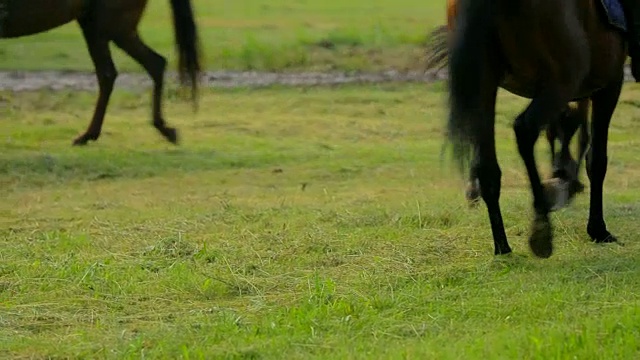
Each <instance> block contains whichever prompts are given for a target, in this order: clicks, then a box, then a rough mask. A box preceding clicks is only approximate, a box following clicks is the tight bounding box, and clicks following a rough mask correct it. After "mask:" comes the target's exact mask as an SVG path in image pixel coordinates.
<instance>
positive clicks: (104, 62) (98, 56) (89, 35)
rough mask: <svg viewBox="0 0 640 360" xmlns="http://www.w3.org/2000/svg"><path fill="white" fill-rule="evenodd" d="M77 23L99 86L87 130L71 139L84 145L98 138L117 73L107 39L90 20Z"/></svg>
mask: <svg viewBox="0 0 640 360" xmlns="http://www.w3.org/2000/svg"><path fill="white" fill-rule="evenodd" d="M79 23H80V27H81V29H82V34H83V35H84V39H85V41H86V43H87V47H88V48H89V54H90V55H91V60H92V61H93V65H94V67H95V69H96V77H97V78H98V86H99V93H98V100H97V102H96V106H95V110H94V112H93V118H92V119H91V123H90V124H89V127H88V128H87V131H85V133H84V134H82V135H80V136H79V137H77V138H76V139H75V140H74V141H73V144H74V145H86V144H87V142H88V141H89V140H98V138H99V137H100V132H101V131H102V123H103V121H104V115H105V113H106V111H107V105H108V104H109V98H110V97H111V92H112V91H113V85H114V83H115V81H116V77H117V76H118V73H117V71H116V67H115V65H114V64H113V60H112V58H111V51H110V50H109V40H108V39H107V38H106V37H104V36H103V35H102V34H100V33H99V32H98V30H97V28H96V27H95V24H94V23H93V22H92V21H91V20H89V19H86V20H80V21H79Z"/></svg>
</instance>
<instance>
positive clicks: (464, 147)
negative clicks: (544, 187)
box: [447, 0, 498, 173]
mask: <svg viewBox="0 0 640 360" xmlns="http://www.w3.org/2000/svg"><path fill="white" fill-rule="evenodd" d="M497 1H498V0H460V8H459V9H460V11H459V13H458V18H457V20H456V26H455V29H454V30H453V35H452V39H451V41H452V44H451V48H450V50H449V81H448V85H449V109H450V111H449V119H448V124H447V135H448V139H449V141H450V142H451V144H452V145H453V154H454V157H455V159H456V160H457V161H458V162H459V165H460V166H461V170H462V172H463V173H464V171H465V170H466V169H468V167H467V166H466V165H467V163H468V161H469V160H470V155H471V153H472V151H473V149H474V147H475V146H476V145H478V144H479V142H481V141H490V140H493V139H482V138H481V137H482V134H488V133H493V132H492V131H490V132H487V130H488V129H484V127H486V126H493V123H487V122H485V121H482V109H483V106H484V107H486V104H483V101H484V99H486V97H487V94H486V91H484V90H485V89H486V87H487V82H488V81H490V80H491V79H490V78H488V76H491V75H490V74H489V72H490V71H489V70H490V69H491V59H492V58H493V57H494V54H492V53H491V50H492V47H491V46H492V44H496V43H495V42H494V40H495V38H496V37H495V33H494V30H495V27H494V26H495V14H496V10H497V9H495V8H496V7H497V6H496V3H497ZM492 120H493V119H492Z"/></svg>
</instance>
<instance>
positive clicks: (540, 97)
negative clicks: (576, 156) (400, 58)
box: [447, 0, 627, 257]
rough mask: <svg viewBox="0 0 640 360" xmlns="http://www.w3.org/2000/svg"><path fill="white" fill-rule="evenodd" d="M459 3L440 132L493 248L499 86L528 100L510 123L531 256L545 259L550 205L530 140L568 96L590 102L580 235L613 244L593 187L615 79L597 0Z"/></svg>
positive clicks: (603, 154) (620, 55)
mask: <svg viewBox="0 0 640 360" xmlns="http://www.w3.org/2000/svg"><path fill="white" fill-rule="evenodd" d="M460 5H461V6H460V9H459V14H458V16H457V25H456V28H455V29H454V31H453V36H452V46H451V51H450V54H449V81H448V84H449V96H450V99H449V101H450V111H449V117H448V127H447V129H448V132H447V134H448V137H449V140H450V141H451V143H452V144H453V150H454V155H456V158H457V159H458V160H459V161H461V164H462V165H464V164H466V163H465V161H466V160H468V159H469V158H470V156H471V155H472V156H473V158H472V160H471V161H472V171H473V172H474V173H475V174H476V175H477V177H478V180H479V181H480V186H481V191H482V198H483V200H484V202H485V204H486V205H487V210H488V215H489V220H490V222H491V230H492V234H493V240H494V248H495V254H505V253H509V252H511V248H510V247H509V243H508V242H507V236H506V234H505V231H504V225H503V220H502V214H501V210H500V203H499V201H500V183H501V170H500V166H499V165H498V160H497V156H496V147H495V130H494V126H495V105H496V95H497V92H498V88H499V87H501V86H502V87H504V88H506V89H508V90H509V91H511V92H513V93H514V94H516V95H519V96H522V97H525V98H528V99H532V101H531V103H530V104H529V106H528V107H527V108H526V110H525V111H524V112H522V113H521V114H520V115H519V116H518V117H517V118H516V119H515V122H514V126H513V128H514V131H515V135H516V139H517V145H518V152H519V154H520V157H521V158H522V160H523V162H524V165H525V167H526V169H527V175H528V177H529V182H530V186H531V192H532V195H533V208H534V211H535V217H534V219H533V221H532V228H531V234H530V237H529V246H530V248H531V250H532V251H533V253H534V254H535V255H536V256H538V257H549V256H551V254H552V252H553V244H552V240H553V229H552V225H551V222H550V220H549V212H550V209H551V207H552V206H553V204H550V203H549V202H548V201H547V199H546V197H545V194H544V189H543V185H542V183H541V181H540V176H539V174H538V169H537V166H536V160H535V156H534V145H535V143H536V141H537V139H538V137H539V133H540V131H541V129H542V128H543V127H544V126H545V125H546V124H547V122H548V120H549V119H554V118H556V117H558V115H559V114H560V112H561V111H562V109H563V107H564V106H566V104H567V102H570V101H573V100H578V99H585V98H590V99H591V105H592V111H591V136H592V140H591V146H590V148H589V150H588V153H587V175H588V177H589V181H590V182H591V189H590V190H591V194H590V205H589V220H588V224H587V233H588V235H589V236H590V237H591V239H592V240H593V241H595V242H600V243H602V242H614V241H616V238H615V237H614V236H613V235H612V234H611V233H610V232H609V231H608V229H607V226H606V224H605V221H604V215H603V208H602V197H603V194H602V190H603V183H604V179H605V176H606V172H607V142H608V132H609V124H610V122H611V117H612V115H613V112H614V110H615V108H616V106H617V104H618V99H619V97H620V91H621V89H622V84H623V78H624V72H623V66H624V62H625V60H626V56H627V52H626V42H625V40H624V34H623V33H622V32H621V31H620V30H618V29H616V28H614V27H612V26H609V24H607V23H606V22H605V20H606V17H605V16H604V15H605V12H604V11H602V10H603V9H601V8H599V7H600V6H601V3H600V0H588V1H585V0H563V1H557V0H462V2H461V3H460ZM563 165H564V166H566V164H563ZM461 170H466V167H465V166H463V167H462V168H461Z"/></svg>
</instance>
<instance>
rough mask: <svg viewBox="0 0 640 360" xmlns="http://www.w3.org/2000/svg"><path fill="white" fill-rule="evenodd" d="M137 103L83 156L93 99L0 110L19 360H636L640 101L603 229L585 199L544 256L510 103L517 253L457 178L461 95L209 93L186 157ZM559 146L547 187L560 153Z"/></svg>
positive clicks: (11, 317) (46, 98)
mask: <svg viewBox="0 0 640 360" xmlns="http://www.w3.org/2000/svg"><path fill="white" fill-rule="evenodd" d="M142 95H143V94H136V93H125V92H122V91H117V92H116V94H115V96H114V100H113V102H112V104H111V109H110V112H109V115H108V117H107V119H106V122H105V127H104V133H103V137H102V138H101V139H100V140H99V141H98V142H97V143H93V144H91V145H89V146H88V147H85V148H72V147H71V146H70V143H71V140H72V139H73V138H74V137H75V136H76V135H77V134H78V133H79V132H80V131H82V130H84V129H85V127H86V125H87V121H88V118H89V117H90V115H91V110H92V104H93V100H94V94H90V93H51V92H41V93H19V94H10V93H2V94H1V95H0V96H1V97H0V100H1V102H2V107H0V109H1V111H0V115H1V117H2V122H0V133H1V134H2V137H1V138H0V147H2V151H1V152H0V154H1V155H0V185H1V186H0V192H1V194H2V199H3V201H2V202H1V203H0V214H1V217H0V219H1V222H2V226H1V227H0V229H1V230H0V249H1V252H0V349H1V350H0V356H1V357H3V358H67V357H71V358H80V357H82V358H142V357H144V358H183V359H197V358H252V359H282V358H287V359H302V358H304V359H309V358H362V359H371V358H391V359H395V358H412V359H429V358H433V359H454V358H464V359H475V358H504V359H514V358H530V359H534V358H535V359H553V358H563V359H564V358H574V357H575V358H589V359H595V358H598V359H614V358H615V359H622V358H629V359H631V358H637V356H638V351H639V349H640V340H639V339H640V307H639V306H638V305H639V304H640V302H639V297H638V288H640V245H639V242H638V240H639V237H638V235H637V234H638V230H639V229H640V226H639V225H638V223H637V219H638V216H639V215H640V201H639V200H640V198H639V196H638V192H637V189H638V186H640V177H638V172H640V164H639V163H638V155H637V154H638V147H639V145H638V144H639V143H638V132H639V130H640V122H639V121H638V115H637V114H638V109H637V103H636V102H635V100H633V99H635V98H637V97H638V96H639V95H640V88H639V87H638V86H637V85H635V84H629V85H626V87H625V93H624V94H623V98H622V100H621V103H620V105H619V108H618V110H617V112H616V114H615V117H614V120H613V125H612V129H611V141H610V150H611V152H610V165H609V176H608V178H607V180H606V183H605V210H606V219H607V222H608V225H609V228H610V230H611V231H613V232H614V233H615V234H616V235H618V236H619V237H620V240H622V241H623V242H624V244H625V246H619V245H616V244H613V245H606V246H601V245H595V244H593V243H591V242H589V240H588V237H587V235H586V232H585V227H586V218H587V214H588V195H586V194H585V195H580V196H579V197H578V199H577V200H576V202H575V203H574V204H573V205H572V206H571V207H569V208H567V209H565V210H562V211H560V212H557V213H554V214H553V215H552V219H553V223H554V226H555V245H556V252H555V254H554V256H553V257H552V258H550V259H548V260H540V259H536V258H534V257H532V256H531V255H530V253H529V250H528V248H527V245H526V238H527V233H528V227H529V220H530V219H531V206H530V204H531V198H530V195H529V190H528V186H527V180H526V178H525V172H524V167H523V165H522V164H521V162H520V160H519V158H518V156H517V152H516V150H515V143H514V139H513V135H512V131H511V126H510V124H511V120H512V119H513V118H514V117H515V116H516V115H517V113H518V112H519V111H520V110H521V109H522V108H523V106H524V105H525V104H526V102H525V101H524V100H522V99H520V98H517V97H515V96H511V95H508V94H505V93H502V94H501V96H500V100H499V101H500V102H499V106H498V118H497V123H498V148H499V157H500V161H501V165H502V169H503V195H502V207H503V214H504V217H505V224H506V230H507V234H508V236H509V240H510V242H511V245H512V247H513V248H514V251H515V252H514V254H512V255H510V256H503V257H494V256H493V244H492V240H491V235H490V229H489V223H488V219H487V216H486V211H485V209H484V206H481V207H479V208H478V209H469V208H467V206H466V204H465V201H464V197H463V187H464V181H463V180H462V179H461V178H460V176H459V175H458V174H457V173H456V172H455V171H454V168H453V167H452V166H451V165H450V164H449V163H448V162H443V163H441V162H440V150H441V145H442V141H443V136H442V129H443V119H444V115H445V108H444V107H443V102H444V93H443V86H442V85H441V84H434V85H429V86H425V85H384V86H375V87H374V86H369V87H364V86H348V87H334V88H301V89H281V88H270V89H262V90H228V91H215V92H214V91H209V92H206V93H205V94H204V97H203V99H202V103H201V111H200V112H198V113H197V114H193V113H192V112H191V111H190V106H189V104H188V103H184V102H179V101H176V100H173V99H169V100H168V102H167V106H166V111H167V120H168V121H169V123H170V124H172V125H175V126H178V127H179V129H180V130H181V131H182V132H181V134H182V139H183V144H182V145H181V146H179V147H173V146H170V145H168V144H166V143H165V142H164V140H162V139H161V138H160V136H159V135H158V134H156V132H155V130H154V129H153V128H152V127H151V126H150V125H149V119H148V111H149V110H148V97H147V96H146V94H144V96H142ZM541 143H542V144H543V145H539V146H538V154H539V156H540V157H539V162H540V168H541V169H542V171H544V173H545V175H546V174H548V160H547V159H548V153H547V146H546V145H544V143H543V142H541Z"/></svg>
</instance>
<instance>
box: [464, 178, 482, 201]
mask: <svg viewBox="0 0 640 360" xmlns="http://www.w3.org/2000/svg"><path fill="white" fill-rule="evenodd" d="M464 195H465V198H466V199H467V202H468V203H469V207H470V208H475V207H476V206H478V204H479V203H480V184H478V181H477V180H476V181H474V182H469V185H467V190H466V191H465V193H464Z"/></svg>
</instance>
